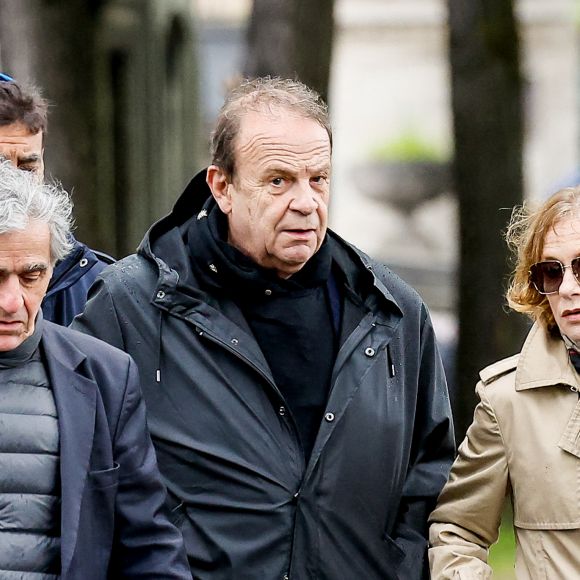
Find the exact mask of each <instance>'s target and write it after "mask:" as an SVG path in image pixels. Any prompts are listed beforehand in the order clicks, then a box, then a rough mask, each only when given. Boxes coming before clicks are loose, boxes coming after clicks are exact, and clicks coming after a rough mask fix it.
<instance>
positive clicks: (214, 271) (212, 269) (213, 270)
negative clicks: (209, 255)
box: [209, 264, 218, 274]
mask: <svg viewBox="0 0 580 580" xmlns="http://www.w3.org/2000/svg"><path fill="white" fill-rule="evenodd" d="M209 269H210V270H211V271H212V272H213V273H214V274H217V271H218V270H217V266H216V265H215V264H210V265H209Z"/></svg>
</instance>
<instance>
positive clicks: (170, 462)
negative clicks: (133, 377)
mask: <svg viewBox="0 0 580 580" xmlns="http://www.w3.org/2000/svg"><path fill="white" fill-rule="evenodd" d="M331 135H332V134H331V129H330V123H329V119H328V112H327V109H326V106H325V105H324V103H323V102H322V101H321V100H320V99H319V97H318V95H317V94H316V93H314V92H313V91H312V90H310V89H309V88H308V87H306V86H304V85H303V84H301V83H299V82H297V81H293V80H283V79H271V78H265V79H257V80H253V81H247V82H244V83H242V84H241V85H240V86H238V87H236V88H235V89H234V90H233V91H232V92H231V93H230V94H229V95H228V98H227V100H226V102H225V104H224V106H223V108H222V110H221V112H220V115H219V118H218V120H217V125H216V129H215V131H214V135H213V142H212V155H213V163H212V165H211V166H210V167H209V168H208V169H207V170H205V171H202V172H201V173H200V174H198V175H197V176H196V177H194V178H193V180H192V181H191V183H190V184H189V186H188V187H187V189H186V191H185V193H184V194H183V195H182V197H181V198H180V199H179V200H178V201H177V204H176V205H175V208H174V210H173V212H172V213H171V214H170V215H169V216H167V217H165V218H163V219H161V220H160V221H159V222H158V223H156V224H155V225H154V226H153V227H152V228H151V229H150V230H149V232H148V234H147V235H146V237H145V239H144V240H143V242H142V244H141V246H140V247H139V249H138V252H137V254H136V255H134V256H130V257H128V258H126V259H124V260H121V262H119V263H118V264H115V265H113V266H110V267H108V268H106V269H105V270H104V271H103V273H102V274H101V275H100V276H99V277H98V278H97V280H96V282H95V285H94V286H93V289H92V290H91V292H90V297H89V301H88V302H87V306H86V309H85V312H84V313H83V314H82V315H81V316H80V317H79V318H77V319H76V320H75V323H73V325H76V326H77V327H78V328H79V329H81V330H84V331H86V332H88V333H90V334H93V335H95V336H97V337H99V338H102V339H104V340H106V341H107V342H110V343H111V344H114V345H116V346H118V347H120V348H122V349H124V350H125V351H126V352H129V353H130V354H131V355H132V356H133V357H134V358H135V360H136V362H137V365H138V366H139V370H140V373H141V377H142V381H143V382H142V386H143V392H144V397H145V400H146V402H147V408H148V417H149V425H150V428H151V434H152V438H153V441H154V444H155V445H156V449H157V456H158V459H159V467H160V470H161V473H162V475H163V476H164V478H165V481H166V483H167V486H168V489H169V492H170V494H169V497H170V499H171V507H172V508H173V515H174V518H175V521H176V522H179V525H180V526H181V529H182V532H183V534H184V538H185V542H186V548H187V552H188V558H189V563H190V566H191V569H192V572H193V575H194V577H195V578H200V579H201V578H204V579H205V578H207V579H209V578H211V579H212V580H218V579H219V580H238V579H242V578H243V579H244V580H266V579H267V580H273V579H277V580H282V579H287V578H293V579H295V580H307V579H312V580H315V579H316V580H321V579H323V578H324V579H326V580H343V579H348V580H351V579H357V580H358V579H363V578H364V579H365V580H379V579H380V580H388V579H395V578H403V579H405V580H414V579H419V578H425V577H427V575H428V570H427V569H426V566H425V564H426V559H425V554H426V548H427V516H428V514H429V513H430V511H431V509H432V507H433V505H434V503H435V500H436V498H437V495H438V493H439V491H440V490H441V488H442V486H443V484H444V483H445V481H446V479H447V472H448V470H449V467H450V465H451V462H452V460H453V455H454V451H453V435H452V424H451V412H450V408H449V398H448V395H447V389H446V385H445V378H444V376H443V369H442V366H441V361H440V358H439V354H438V351H437V346H436V344H435V336H434V333H433V328H432V325H431V321H430V318H429V314H428V312H427V309H426V307H425V305H424V304H423V302H422V301H421V299H420V298H419V296H418V295H417V294H416V293H415V292H414V291H413V290H412V289H411V288H409V287H408V286H407V285H406V284H405V283H404V282H403V281H402V280H400V279H399V278H397V277H396V276H395V275H394V274H393V273H392V272H390V271H389V270H388V269H387V268H385V267H384V266H382V265H380V264H377V263H375V262H374V261H373V260H371V259H370V258H369V257H368V256H366V255H365V254H363V253H362V252H361V251H359V250H358V249H356V248H354V247H353V246H352V245H350V244H348V243H347V242H345V241H344V240H342V239H341V238H340V237H339V236H337V235H336V234H334V233H333V232H331V231H330V230H327V216H328V213H327V209H328V202H329V195H330V177H331V149H332V139H331Z"/></svg>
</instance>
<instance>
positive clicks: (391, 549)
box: [383, 534, 405, 571]
mask: <svg viewBox="0 0 580 580" xmlns="http://www.w3.org/2000/svg"><path fill="white" fill-rule="evenodd" d="M383 542H384V543H385V546H386V548H387V555H388V557H389V562H390V563H391V564H392V566H393V568H394V570H393V571H396V570H397V569H398V568H399V566H400V565H401V562H402V561H403V560H404V559H405V552H403V550H402V549H401V548H400V547H399V546H398V545H397V543H396V542H395V540H393V538H391V536H389V535H388V534H383Z"/></svg>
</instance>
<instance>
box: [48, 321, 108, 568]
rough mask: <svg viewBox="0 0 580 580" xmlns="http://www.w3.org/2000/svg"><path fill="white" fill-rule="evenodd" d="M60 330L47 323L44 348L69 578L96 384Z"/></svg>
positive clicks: (90, 440)
mask: <svg viewBox="0 0 580 580" xmlns="http://www.w3.org/2000/svg"><path fill="white" fill-rule="evenodd" d="M64 332H69V331H64V330H63V329H61V328H60V327H58V326H56V325H55V324H52V323H51V322H48V321H45V323H44V328H43V336H42V348H43V350H44V353H45V355H46V361H47V370H48V376H49V378H50V383H51V386H52V390H53V392H54V398H55V402H56V408H57V411H58V427H59V436H60V476H61V493H62V503H61V563H62V577H63V578H65V577H66V575H67V571H68V568H69V567H70V564H71V561H72V557H73V554H74V550H75V546H76V539H77V534H78V527H79V519H80V508H81V500H82V494H83V489H84V486H85V483H86V478H87V473H88V470H89V461H90V456H91V450H92V445H93V438H94V425H95V413H96V394H97V386H96V383H95V382H94V381H93V380H92V379H90V378H88V377H86V376H84V375H83V374H82V372H81V367H82V364H83V363H84V361H85V360H86V356H85V354H84V353H83V352H81V351H80V350H78V348H77V347H76V346H75V345H74V344H73V342H72V341H71V340H70V339H69V338H68V337H66V336H65V335H64Z"/></svg>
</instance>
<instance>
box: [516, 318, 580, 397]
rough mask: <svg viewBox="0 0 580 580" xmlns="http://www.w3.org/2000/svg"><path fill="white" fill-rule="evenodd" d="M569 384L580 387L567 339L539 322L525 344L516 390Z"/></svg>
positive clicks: (575, 387)
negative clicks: (548, 329)
mask: <svg viewBox="0 0 580 580" xmlns="http://www.w3.org/2000/svg"><path fill="white" fill-rule="evenodd" d="M553 385H566V386H568V387H570V388H573V389H574V390H578V389H580V376H579V375H578V373H577V372H576V370H575V369H574V367H573V366H572V363H571V362H570V358H569V356H568V350H567V349H566V345H565V344H564V341H563V340H562V339H560V338H556V337H553V336H551V335H550V334H549V333H548V332H547V331H546V329H545V328H544V327H543V326H541V325H540V324H538V323H535V324H534V326H533V327H532V329H531V330H530V333H529V334H528V337H527V338H526V341H525V343H524V346H523V348H522V352H521V354H520V357H519V360H518V365H517V369H516V376H515V389H516V391H524V390H526V389H535V388H539V387H548V386H553Z"/></svg>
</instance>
